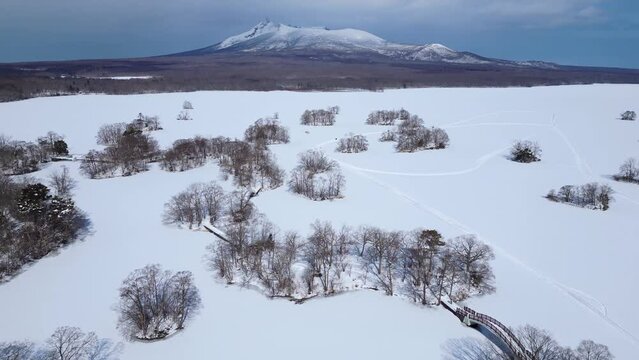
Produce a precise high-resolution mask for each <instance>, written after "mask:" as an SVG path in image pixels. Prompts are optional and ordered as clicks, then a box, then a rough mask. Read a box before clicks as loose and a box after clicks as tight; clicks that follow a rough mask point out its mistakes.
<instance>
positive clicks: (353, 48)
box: [172, 21, 558, 69]
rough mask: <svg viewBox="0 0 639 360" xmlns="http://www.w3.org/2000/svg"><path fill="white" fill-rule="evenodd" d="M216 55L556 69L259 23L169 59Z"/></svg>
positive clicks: (354, 33)
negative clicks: (374, 58) (306, 57)
mask: <svg viewBox="0 0 639 360" xmlns="http://www.w3.org/2000/svg"><path fill="white" fill-rule="evenodd" d="M218 53H253V54H259V53H263V54H270V55H280V56H282V55H284V56H285V55H307V56H309V57H312V56H313V55H320V54H321V55H326V54H330V55H332V56H333V57H336V58H340V57H342V58H346V57H348V58H353V57H359V58H362V59H365V58H367V57H371V56H373V57H375V56H376V57H382V58H386V59H389V60H399V61H409V62H418V63H419V62H425V63H449V64H474V65H500V66H515V67H535V68H546V69H549V68H556V67H557V66H558V65H556V64H553V63H550V62H544V61H511V60H502V59H492V58H488V57H484V56H481V55H477V54H474V53H471V52H467V51H456V50H453V49H451V48H449V47H447V46H445V45H442V44H439V43H427V44H424V45H411V44H400V43H393V42H390V41H387V40H385V39H383V38H381V37H379V36H377V35H374V34H372V33H369V32H366V31H364V30H359V29H352V28H344V29H335V30H333V29H329V28H326V27H298V26H291V25H284V24H279V23H274V22H271V21H263V22H260V23H258V24H257V25H255V26H254V27H252V28H251V29H249V30H247V31H245V32H243V33H240V34H237V35H233V36H230V37H228V38H226V39H224V40H222V41H221V42H218V43H216V44H213V45H210V46H207V47H204V48H201V49H196V50H192V51H187V52H181V53H177V54H172V56H196V55H208V54H218Z"/></svg>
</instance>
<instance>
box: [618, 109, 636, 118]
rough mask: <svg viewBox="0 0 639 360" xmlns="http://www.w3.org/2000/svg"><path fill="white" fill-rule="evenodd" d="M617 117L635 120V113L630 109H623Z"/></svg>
mask: <svg viewBox="0 0 639 360" xmlns="http://www.w3.org/2000/svg"><path fill="white" fill-rule="evenodd" d="M619 118H620V119H621V120H629V121H635V120H636V119H637V113H636V112H634V111H631V110H628V111H624V112H623V113H621V115H620V116H619Z"/></svg>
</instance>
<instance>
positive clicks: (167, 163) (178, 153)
mask: <svg viewBox="0 0 639 360" xmlns="http://www.w3.org/2000/svg"><path fill="white" fill-rule="evenodd" d="M216 153H217V152H216V140H215V139H207V138H203V137H200V136H196V137H195V138H192V139H179V140H176V141H175V142H173V146H171V147H170V148H169V149H167V150H166V151H164V153H163V154H162V159H161V160H160V167H161V168H162V169H164V170H166V171H186V170H190V169H194V168H196V167H200V166H204V164H206V162H207V160H208V159H209V158H211V157H214V156H215V155H216Z"/></svg>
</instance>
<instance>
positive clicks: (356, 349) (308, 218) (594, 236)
mask: <svg viewBox="0 0 639 360" xmlns="http://www.w3.org/2000/svg"><path fill="white" fill-rule="evenodd" d="M637 95H639V86H630V85H595V86H561V87H539V88H508V89H414V90H393V91H385V92H333V93H319V92H317V93H294V92H196V93H174V94H154V95H130V96H105V95H84V96H70V97H58V98H39V99H31V100H26V101H20V102H13V103H3V104H0V133H4V134H6V135H9V136H11V137H13V138H14V139H23V140H35V138H36V137H37V136H40V135H43V134H45V133H46V132H47V131H49V130H52V131H56V132H58V133H60V134H63V135H65V136H66V141H67V142H68V143H69V146H70V149H71V152H73V153H76V154H82V153H85V152H87V151H88V150H90V149H92V148H98V146H97V145H96V144H95V134H96V132H97V129H98V127H99V126H100V125H103V124H106V123H114V122H122V121H130V120H132V119H133V118H134V117H135V116H136V115H137V114H138V113H139V112H142V113H145V114H148V115H159V116H160V121H161V122H162V126H163V127H164V130H162V131H158V132H154V133H152V135H153V136H154V137H155V138H156V139H157V140H158V141H159V142H160V144H161V146H162V147H167V146H169V145H170V144H171V143H172V142H173V141H174V140H176V139H179V138H185V137H191V136H194V135H198V134H199V135H203V136H218V135H225V136H238V137H240V136H242V134H243V131H244V129H245V128H246V127H247V126H248V125H249V124H251V123H252V122H254V121H255V120H256V119H258V118H260V117H264V116H269V115H272V114H273V113H275V112H278V113H279V116H280V120H281V121H282V122H283V123H284V124H285V125H286V126H288V127H289V129H290V132H291V143H290V144H286V145H276V146H273V147H272V149H273V151H274V152H275V153H276V154H277V157H278V163H279V164H280V166H282V168H284V169H285V170H287V171H290V170H291V169H292V168H293V167H294V166H295V164H296V157H297V154H298V153H300V152H302V151H304V150H306V149H309V148H314V147H321V148H323V149H324V150H325V152H326V153H328V154H329V155H330V156H332V157H334V158H335V159H336V160H339V161H340V162H341V165H342V167H343V170H344V173H345V175H346V190H345V198H344V199H341V200H336V201H330V202H315V201H311V200H307V199H305V198H302V197H300V196H297V195H293V194H291V193H290V192H288V191H287V190H286V188H285V187H282V188H279V189H277V190H273V191H267V192H263V193H261V194H260V196H259V197H257V198H256V199H255V203H256V205H257V206H258V208H259V210H260V211H261V212H263V213H265V214H266V215H267V216H268V218H269V219H270V220H271V221H273V223H275V224H277V225H278V226H279V227H280V229H282V230H288V229H290V230H298V231H300V232H301V233H302V234H307V233H308V231H309V225H310V223H311V222H313V221H314V220H315V219H321V220H330V221H332V222H333V223H335V224H337V225H341V224H348V225H351V226H359V225H364V224H370V225H377V226H380V227H384V228H388V229H398V230H409V229H413V228H416V227H427V228H434V229H437V230H439V231H440V232H442V233H443V234H444V235H445V236H446V237H453V236H456V235H460V234H462V233H474V234H477V235H478V236H479V237H480V238H481V239H482V240H483V241H485V242H487V243H489V244H490V245H491V246H493V248H494V250H495V253H496V260H495V261H494V262H493V265H494V272H495V276H496V285H497V292H496V293H495V294H493V295H489V296H486V297H483V298H477V299H471V300H470V301H468V302H467V304H468V305H469V306H471V307H473V308H475V309H476V310H477V311H480V312H483V313H486V314H489V315H491V316H493V317H495V318H497V319H499V320H500V321H501V322H503V323H505V324H507V325H509V326H513V327H516V326H519V325H523V324H525V323H530V324H533V325H535V326H539V327H541V328H545V329H548V330H549V331H550V332H552V333H553V334H554V336H555V337H556V338H557V340H558V341H559V342H561V343H562V344H563V345H566V346H573V347H574V346H576V345H577V343H578V342H579V341H580V340H582V339H592V340H594V341H596V342H600V343H604V344H606V345H608V346H609V347H610V350H611V351H612V352H613V354H614V355H616V358H617V359H622V360H623V359H636V358H637V356H636V354H637V352H638V351H639V329H638V328H637V326H636V324H637V323H639V312H637V311H636V310H635V309H634V305H635V303H636V300H637V298H639V272H638V271H637V267H636V261H637V257H638V256H639V242H638V240H639V221H638V220H637V219H638V218H639V186H637V185H634V184H627V183H618V182H614V181H612V180H610V178H609V175H612V174H614V173H616V172H617V170H618V167H619V165H620V164H621V163H622V162H623V161H624V160H625V159H627V158H628V157H631V156H634V157H638V156H639V142H638V140H639V122H632V121H620V120H616V118H617V117H618V116H619V113H621V112H622V111H625V110H633V109H634V110H639V102H638V99H639V98H638V97H637ZM184 100H190V101H191V102H192V103H193V106H194V107H195V109H194V110H192V111H191V113H192V115H193V118H194V120H193V121H177V120H175V117H176V115H177V114H178V113H179V111H180V110H181V105H182V103H183V101H184ZM333 105H339V106H340V108H341V112H340V114H339V115H338V116H337V123H336V125H335V126H332V127H308V126H301V125H299V116H300V115H301V113H302V112H303V111H304V110H306V109H312V108H326V107H327V106H333ZM400 107H403V108H405V109H407V110H408V111H410V112H411V113H413V114H417V115H419V116H421V117H423V118H424V120H425V122H426V124H432V125H436V126H441V127H444V128H445V129H446V130H447V131H448V133H449V135H450V138H451V145H450V147H449V148H447V149H445V150H432V151H423V152H418V153H413V154H404V153H401V154H400V153H396V152H394V150H393V148H392V144H391V143H379V142H378V141H377V137H378V134H379V133H380V132H382V131H384V130H386V129H387V128H386V127H382V126H370V125H365V124H364V121H365V119H366V116H367V115H368V113H369V112H370V111H372V110H378V109H399V108H400ZM306 132H308V133H306ZM348 132H354V133H364V134H368V136H369V141H370V149H369V151H368V152H364V153H359V154H341V153H335V152H334V151H333V150H334V146H335V144H334V140H335V138H338V137H341V136H343V135H344V134H346V133H348ZM515 139H531V140H536V141H538V142H539V144H540V145H541V147H542V149H543V154H542V161H541V162H539V163H533V164H519V163H514V162H511V161H509V160H508V159H506V155H507V153H508V147H509V146H510V145H511V144H512V142H513V140H515ZM67 165H68V166H69V167H70V168H71V169H72V172H73V174H74V175H75V176H76V177H77V179H78V180H79V184H78V187H77V189H76V191H75V193H76V200H77V204H78V206H79V207H80V208H82V209H83V210H85V211H86V212H87V213H88V215H89V216H90V218H91V221H92V222H93V233H92V235H90V236H88V237H87V238H86V239H85V240H84V241H82V242H77V243H75V244H72V245H71V246H68V247H67V248H65V249H63V250H61V251H60V252H59V253H58V254H55V255H51V256H48V257H47V258H45V259H43V260H40V261H38V262H37V263H35V264H33V265H32V266H29V267H28V268H27V269H26V270H25V271H24V272H23V273H21V274H20V275H18V276H17V277H16V278H14V279H13V280H11V281H10V282H8V283H5V284H2V285H0V341H8V340H20V339H31V340H33V341H38V342H41V341H44V340H45V339H46V338H47V337H48V336H49V335H50V334H51V333H52V332H53V331H54V329H55V328H56V327H58V326H62V325H71V326H79V327H81V328H82V329H83V330H85V331H95V332H97V333H98V335H99V336H101V337H108V338H111V339H114V340H122V337H121V336H120V334H119V333H118V331H117V329H116V319H117V314H116V313H115V312H114V311H113V306H114V305H115V304H116V302H117V300H118V299H117V295H118V288H119V286H120V283H121V281H122V280H123V279H124V278H125V277H126V276H127V275H128V274H129V273H130V272H131V271H132V270H134V269H136V268H140V267H143V266H145V265H147V264H149V263H159V264H161V265H162V266H163V267H164V268H165V269H170V270H173V271H177V270H190V271H192V272H193V273H194V276H195V280H196V284H197V286H198V288H199V290H200V294H201V296H202V301H203V308H202V310H201V311H200V313H199V314H198V315H197V316H196V317H195V318H194V319H193V321H192V322H191V323H190V324H188V325H187V327H186V329H185V330H184V331H182V332H180V333H178V334H176V335H175V336H173V337H171V338H169V339H166V340H164V341H159V342H153V343H128V342H127V343H125V349H124V352H123V354H122V359H211V358H216V359H256V358H259V359H275V358H278V359H294V358H304V359H309V360H310V359H326V358H327V357H330V358H331V359H385V358H393V359H398V358H412V359H416V358H423V359H436V358H440V357H441V354H442V348H441V345H442V344H444V343H445V342H446V340H447V339H450V338H460V337H465V336H479V335H478V334H477V333H476V332H474V331H472V330H470V329H468V328H465V327H463V326H462V325H461V324H460V323H459V321H457V319H455V318H454V317H453V316H452V315H450V314H449V313H447V312H446V311H445V310H443V309H435V308H422V307H420V306H416V305H413V304H411V303H409V302H408V301H406V300H403V299H400V298H391V297H386V296H383V295H382V294H381V293H376V292H373V291H366V290H362V291H359V292H354V293H349V294H346V295H341V296H336V297H331V298H319V299H314V300H312V301H309V302H307V303H306V304H303V305H294V304H292V303H290V302H288V301H284V300H269V299H267V298H266V297H264V296H262V295H261V294H260V293H258V292H255V291H252V290H247V289H241V288H238V287H227V286H224V285H223V284H220V283H219V282H217V281H216V280H215V279H214V275H213V273H212V272H211V271H209V270H208V269H207V264H206V260H205V255H206V250H205V248H206V246H207V245H208V244H210V243H211V242H213V241H215V239H214V238H213V237H212V236H211V235H210V234H207V233H204V232H194V231H188V230H185V229H178V228H175V227H169V226H165V225H163V224H162V222H161V218H162V211H163V204H164V203H165V202H166V201H167V200H168V199H169V198H170V197H171V196H172V195H174V194H176V193H177V192H179V191H182V190H183V189H185V188H186V187H187V186H188V185H189V184H191V183H194V182H199V181H210V180H217V181H220V182H221V180H219V179H220V177H219V173H218V169H217V166H216V165H214V164H209V165H207V166H206V167H203V168H198V169H194V170H190V171H186V172H182V173H169V172H164V171H162V170H160V169H159V168H158V167H157V165H153V166H152V169H151V170H150V171H148V172H146V173H142V174H139V175H135V176H131V177H120V178H113V179H106V180H89V179H87V178H86V177H83V176H81V175H80V174H79V173H78V165H79V163H77V162H74V163H67ZM58 166H61V164H51V165H49V166H47V167H46V168H45V169H43V170H42V171H40V172H38V173H35V174H33V175H34V176H36V177H40V178H45V177H46V175H47V173H48V172H49V171H51V170H52V169H54V168H56V167H58ZM590 181H599V182H603V183H607V184H609V185H611V186H612V187H613V189H614V190H615V191H616V194H615V198H616V201H615V202H614V203H612V206H611V208H610V210H608V211H605V212H602V211H594V210H587V209H582V208H578V207H573V206H569V205H565V204H560V203H553V202H550V201H548V200H546V199H545V198H543V196H544V195H545V194H546V193H547V192H548V190H550V189H551V188H555V189H556V188H559V187H560V186H562V185H565V184H583V183H586V182H590ZM225 186H226V187H227V188H229V189H230V186H231V185H230V184H226V185H225Z"/></svg>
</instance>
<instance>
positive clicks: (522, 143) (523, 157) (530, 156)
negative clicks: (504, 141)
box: [510, 140, 541, 163]
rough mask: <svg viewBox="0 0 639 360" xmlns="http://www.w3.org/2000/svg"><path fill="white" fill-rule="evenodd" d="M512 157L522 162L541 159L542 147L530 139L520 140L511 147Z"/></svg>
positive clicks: (513, 159)
mask: <svg viewBox="0 0 639 360" xmlns="http://www.w3.org/2000/svg"><path fill="white" fill-rule="evenodd" d="M510 159H511V160H512V161H516V162H521V163H530V162H535V161H539V160H541V148H540V147H539V144H538V143H536V142H534V141H530V140H519V141H516V142H515V143H514V144H513V147H512V148H511V149H510Z"/></svg>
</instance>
